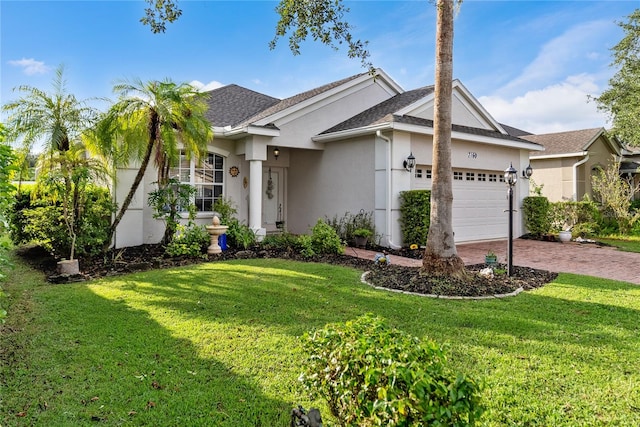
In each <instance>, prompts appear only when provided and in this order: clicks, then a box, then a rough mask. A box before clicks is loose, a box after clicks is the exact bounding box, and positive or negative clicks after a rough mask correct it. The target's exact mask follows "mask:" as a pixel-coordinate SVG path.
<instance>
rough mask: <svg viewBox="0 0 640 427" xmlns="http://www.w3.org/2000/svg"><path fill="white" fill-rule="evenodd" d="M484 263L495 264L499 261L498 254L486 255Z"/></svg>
mask: <svg viewBox="0 0 640 427" xmlns="http://www.w3.org/2000/svg"><path fill="white" fill-rule="evenodd" d="M484 263H485V264H487V265H494V264H497V263H498V257H497V256H496V255H485V257H484Z"/></svg>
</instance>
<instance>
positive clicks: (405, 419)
mask: <svg viewBox="0 0 640 427" xmlns="http://www.w3.org/2000/svg"><path fill="white" fill-rule="evenodd" d="M304 339H305V342H306V344H307V349H308V352H309V357H308V359H307V363H306V366H305V371H304V373H303V374H302V376H301V380H302V382H303V384H304V385H305V386H306V388H307V390H308V391H309V392H310V393H311V395H312V396H313V397H314V398H315V397H318V396H321V397H323V398H325V399H326V400H327V402H328V404H329V409H330V410H331V413H332V414H333V415H334V416H335V417H336V419H338V420H339V423H340V425H342V426H363V425H367V426H369V425H379V426H387V425H403V426H424V425H447V426H468V425H473V424H475V422H476V421H477V420H478V418H479V417H480V415H481V414H482V412H483V409H482V407H481V405H480V386H479V385H478V383H477V382H476V381H475V380H473V379H471V378H469V377H467V376H465V375H463V374H454V373H453V372H451V370H450V368H449V366H448V363H447V359H446V357H445V353H444V351H443V350H442V348H441V347H440V346H438V345H437V344H436V343H435V342H434V341H430V340H420V339H418V338H416V337H413V336H411V335H409V334H406V333H404V332H402V331H400V330H397V329H390V328H389V327H387V326H386V325H385V323H384V321H383V320H382V319H381V318H379V317H373V316H372V315H365V316H362V317H360V318H358V319H356V320H353V321H347V322H346V323H344V324H342V323H338V324H329V325H326V326H325V327H324V328H323V329H320V330H317V331H315V332H313V333H311V334H306V335H305V336H304Z"/></svg>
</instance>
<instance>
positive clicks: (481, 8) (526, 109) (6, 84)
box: [0, 0, 640, 133]
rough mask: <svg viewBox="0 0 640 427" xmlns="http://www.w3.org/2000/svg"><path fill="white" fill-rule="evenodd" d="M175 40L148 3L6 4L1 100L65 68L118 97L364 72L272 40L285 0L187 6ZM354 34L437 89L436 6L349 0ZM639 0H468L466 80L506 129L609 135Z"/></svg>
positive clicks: (459, 61) (410, 76) (394, 66)
mask: <svg viewBox="0 0 640 427" xmlns="http://www.w3.org/2000/svg"><path fill="white" fill-rule="evenodd" d="M179 4H180V6H181V8H182V10H183V16H182V17H181V18H180V19H179V20H178V21H177V22H175V23H174V24H169V25H168V27H167V32H166V33H165V34H152V33H151V31H150V30H149V28H148V27H146V26H143V25H142V24H141V23H140V22H139V19H140V18H141V17H142V15H143V13H144V8H145V6H146V3H145V2H143V1H141V0H140V1H39V2H35V1H13V0H2V1H0V39H1V42H0V43H1V45H0V82H1V93H0V96H1V97H0V102H1V103H3V104H4V103H5V102H7V101H9V100H13V99H15V98H16V97H17V93H16V92H12V88H14V87H16V86H19V85H30V86H35V87H38V88H40V89H45V90H50V88H51V81H52V79H53V76H54V73H55V69H56V67H58V66H59V65H60V64H64V66H65V75H66V79H67V84H68V86H67V87H68V90H69V91H70V92H72V93H74V94H75V95H76V96H77V97H78V98H80V99H86V98H92V97H108V98H112V97H113V95H112V92H111V88H112V86H113V84H114V83H115V82H117V81H118V80H122V79H132V78H140V79H142V80H143V81H146V80H155V79H164V78H170V79H172V80H173V81H176V82H194V81H197V82H200V83H202V84H206V85H209V87H216V86H220V85H225V84H231V83H235V84H238V85H241V86H244V87H247V88H250V89H253V90H256V91H258V92H262V93H265V94H268V95H271V96H275V97H279V98H284V97H287V96H291V95H294V94H296V93H299V92H302V91H305V90H308V89H311V88H314V87H316V86H320V85H322V84H325V83H328V82H331V81H334V80H338V79H341V78H344V77H347V76H350V75H353V74H357V73H360V72H362V71H363V69H362V68H361V66H360V62H359V61H358V60H350V59H348V58H347V56H346V53H345V51H339V52H334V51H333V50H332V49H330V48H329V47H326V46H323V45H321V44H319V43H313V42H308V43H306V44H304V45H303V46H302V53H301V55H299V56H294V55H293V54H291V52H290V51H289V49H288V41H287V39H281V40H280V41H279V43H278V46H277V47H276V49H275V50H273V51H272V50H269V46H268V43H269V41H270V40H271V39H272V38H273V36H274V31H275V26H276V23H277V20H278V16H277V15H276V13H275V11H274V9H275V7H276V5H277V2H275V1H242V0H236V1H190V0H181V1H180V2H179ZM346 4H347V5H348V7H350V9H351V12H350V13H349V14H348V16H347V19H348V21H349V22H351V24H352V25H354V26H355V28H354V30H353V33H354V36H355V37H357V38H360V39H363V40H368V41H369V50H370V52H371V55H372V60H373V63H374V65H375V66H376V67H381V68H382V69H384V70H385V71H386V72H387V73H388V74H389V75H390V76H391V77H392V78H393V79H394V80H396V82H398V83H399V84H400V85H401V86H402V87H403V88H404V89H407V90H409V89H414V88H417V87H421V86H425V85H430V84H433V81H434V77H433V73H434V67H433V64H434V55H435V54H434V44H435V8H434V6H433V5H432V4H431V3H429V2H427V1H426V0H420V1H418V0H416V1H367V0H364V1H347V2H346ZM639 7H640V0H624V1H616V0H609V1H603V0H601V1H595V0H593V1H587V0H582V1H553V0H549V1H542V0H541V1H516V0H511V1H484V0H465V1H464V2H463V4H462V6H461V8H460V11H459V13H458V15H457V17H456V22H455V41H454V76H455V77H456V78H458V79H460V80H461V81H462V83H463V84H464V85H465V86H466V87H467V88H468V89H469V90H470V91H471V93H472V94H473V95H474V96H475V97H476V98H478V99H479V101H480V102H481V103H482V104H483V105H484V106H485V108H486V109H487V110H488V111H489V113H491V114H492V115H493V116H494V117H495V118H496V119H497V120H499V121H500V122H502V123H506V124H509V125H512V126H515V127H519V128H522V129H525V130H528V131H530V132H534V133H546V132H557V131H563V130H572V129H582V128H590V127H599V126H606V125H607V122H606V119H607V118H606V116H605V115H603V114H602V113H599V112H597V109H596V106H595V104H594V103H593V102H587V96H588V95H598V94H599V93H600V92H601V91H602V90H604V89H605V88H606V87H607V84H608V80H609V78H610V77H611V76H612V75H613V73H614V70H612V69H611V68H610V66H609V64H610V62H611V54H610V48H611V47H612V46H613V45H615V44H616V43H617V42H618V41H619V40H620V39H621V38H622V36H623V33H622V30H621V29H620V28H619V27H618V26H617V25H616V21H623V20H625V19H626V17H627V16H628V15H630V14H631V13H632V12H633V11H634V10H635V9H637V8H639Z"/></svg>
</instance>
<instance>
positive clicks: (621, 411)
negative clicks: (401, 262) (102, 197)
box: [0, 259, 640, 427]
mask: <svg viewBox="0 0 640 427" xmlns="http://www.w3.org/2000/svg"><path fill="white" fill-rule="evenodd" d="M360 274H361V272H360V271H357V270H355V269H351V268H346V267H340V266H331V265H326V264H315V263H303V262H295V261H285V260H279V259H252V260H235V261H225V262H215V263H205V264H200V265H195V266H188V267H182V268H176V269H171V270H157V271H151V272H145V273H137V274H132V275H127V276H120V277H114V278H110V279H103V280H98V281H94V282H88V283H81V284H66V285H50V284H46V283H44V282H43V280H42V278H41V276H40V275H39V274H38V273H36V272H33V271H32V270H29V269H28V268H27V267H24V266H23V265H20V264H18V265H17V267H16V269H15V270H13V271H12V272H10V275H11V277H10V280H9V281H8V282H7V284H6V286H5V288H6V290H7V291H8V293H9V294H10V299H9V301H10V303H11V304H10V306H9V310H8V311H9V319H8V321H7V324H6V325H5V326H4V328H3V329H0V425H2V426H4V427H7V426H21V425H36V426H82V425H87V426H88V425H92V426H95V425H109V426H115V425H132V426H139V425H149V426H151V425H154V426H233V427H237V426H265V427H273V426H283V427H286V426H288V425H289V424H288V423H289V413H290V411H291V409H292V407H293V405H294V404H297V403H301V404H303V406H305V407H307V408H308V407H309V406H311V405H316V406H319V407H320V409H321V412H322V414H323V416H324V417H325V424H326V421H328V420H330V417H329V414H328V410H327V409H326V406H324V404H323V403H322V402H309V401H308V399H307V398H306V396H305V393H304V392H303V391H302V390H301V389H300V386H299V385H298V381H297V378H298V376H299V374H300V372H301V365H302V363H303V359H304V353H303V349H302V348H301V343H300V340H299V338H298V337H299V336H300V335H301V334H302V333H304V332H305V331H309V330H312V329H314V328H319V327H322V326H324V325H325V324H326V323H328V322H336V321H345V320H348V319H354V318H356V317H358V316H360V315H362V314H363V313H367V312H371V313H374V314H376V315H379V316H382V317H384V318H386V319H387V320H388V322H389V324H390V325H392V326H395V327H398V328H401V329H403V330H405V331H406V332H409V333H411V334H413V335H417V336H420V337H430V338H433V339H435V340H436V341H438V342H440V343H445V344H446V345H447V347H448V353H449V355H450V361H451V362H452V364H453V365H454V366H455V368H456V369H457V370H461V371H464V372H467V373H469V374H471V375H473V376H474V377H477V378H481V379H482V380H483V381H484V385H485V386H484V394H483V399H484V404H485V405H486V407H487V412H486V413H485V416H484V418H483V423H482V424H483V425H487V426H504V425H527V426H532V425H540V426H559V425H562V426H585V425H590V426H592V425H620V426H628V425H640V368H639V367H640V338H639V337H640V326H639V322H638V318H639V316H640V287H638V286H634V285H630V284H624V283H620V282H614V281H609V280H604V279H595V278H590V277H585V276H577V275H569V274H561V275H560V276H559V277H558V279H557V280H556V281H555V282H553V283H552V284H549V285H546V286H544V287H543V288H540V289H537V290H535V291H530V292H526V293H523V294H520V295H519V296H517V297H515V298H507V299H501V300H482V301H468V300H467V301H462V300H435V299H430V298H422V297H415V296H408V295H399V294H395V293H391V292H386V291H379V290H374V289H372V288H370V287H368V286H366V285H363V284H360V283H359V278H360ZM9 283H11V284H9Z"/></svg>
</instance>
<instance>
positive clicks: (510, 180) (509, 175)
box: [504, 163, 524, 276]
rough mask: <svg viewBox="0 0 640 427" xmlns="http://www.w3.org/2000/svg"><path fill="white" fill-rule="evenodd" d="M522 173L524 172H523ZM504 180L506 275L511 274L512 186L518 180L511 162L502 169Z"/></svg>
mask: <svg viewBox="0 0 640 427" xmlns="http://www.w3.org/2000/svg"><path fill="white" fill-rule="evenodd" d="M523 173H524V172H523ZM504 180H505V182H506V183H507V196H508V199H509V240H507V275H508V276H511V275H512V274H513V186H514V185H516V182H517V181H518V171H517V170H515V168H514V167H513V163H511V165H510V166H509V167H508V168H507V169H506V170H505V171H504Z"/></svg>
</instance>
